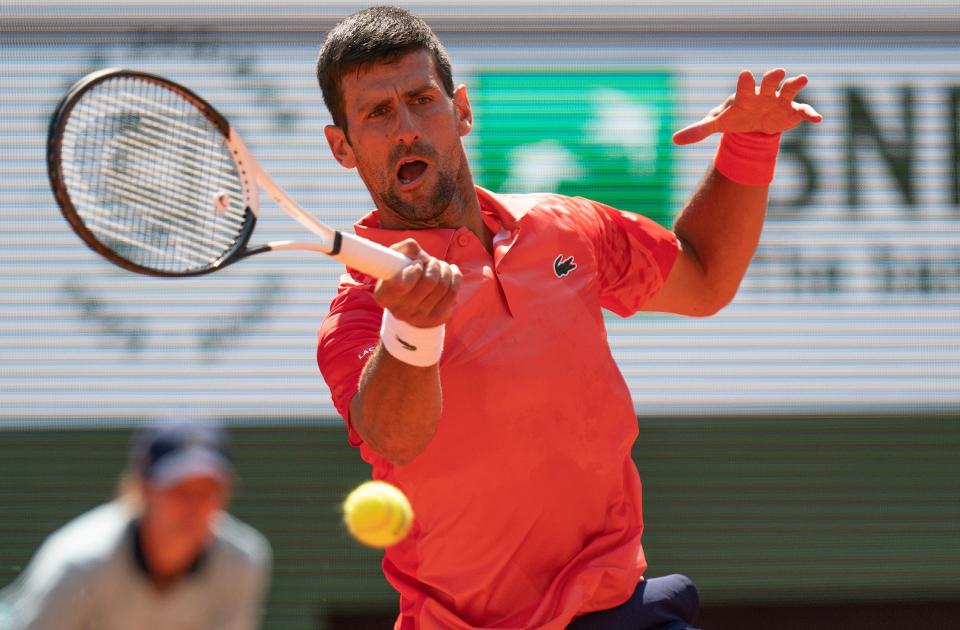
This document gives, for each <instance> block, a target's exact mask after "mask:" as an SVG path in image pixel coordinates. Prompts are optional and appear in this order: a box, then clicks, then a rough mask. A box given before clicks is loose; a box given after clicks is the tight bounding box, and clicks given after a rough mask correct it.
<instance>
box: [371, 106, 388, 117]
mask: <svg viewBox="0 0 960 630" xmlns="http://www.w3.org/2000/svg"><path fill="white" fill-rule="evenodd" d="M386 113H387V108H386V107H377V108H376V109H374V110H372V111H371V112H370V114H369V116H368V118H377V117H379V116H383V115H384V114H386Z"/></svg>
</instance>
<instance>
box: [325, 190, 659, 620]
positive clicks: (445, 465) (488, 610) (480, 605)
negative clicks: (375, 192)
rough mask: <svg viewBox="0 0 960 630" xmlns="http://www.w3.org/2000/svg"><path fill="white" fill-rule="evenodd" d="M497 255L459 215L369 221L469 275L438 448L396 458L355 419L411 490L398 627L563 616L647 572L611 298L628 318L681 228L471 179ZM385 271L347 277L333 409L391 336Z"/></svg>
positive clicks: (449, 349) (452, 339) (603, 600)
mask: <svg viewBox="0 0 960 630" xmlns="http://www.w3.org/2000/svg"><path fill="white" fill-rule="evenodd" d="M477 195H478V197H479V200H480V206H481V210H482V212H483V219H484V222H485V223H486V225H487V227H488V228H490V230H491V231H492V232H493V233H494V234H495V235H497V236H496V237H495V245H494V250H493V253H492V255H491V254H490V253H489V252H487V251H486V250H485V249H484V247H483V245H482V244H481V242H480V240H479V239H478V238H477V237H476V236H475V235H474V234H473V233H471V232H470V231H468V230H467V229H465V228H459V229H456V230H454V229H434V230H418V231H401V230H383V229H380V228H379V227H378V226H379V224H378V221H377V217H376V213H371V214H370V215H368V216H367V217H365V218H364V219H362V220H361V221H360V222H359V223H358V224H357V226H356V229H357V233H358V234H359V235H361V236H363V237H366V238H368V239H370V240H373V241H377V242H379V243H382V244H384V245H390V244H393V243H396V242H398V241H401V240H403V239H405V238H407V237H412V238H414V239H415V240H416V241H417V242H418V243H419V244H420V246H421V247H422V248H423V249H425V250H426V251H427V252H428V253H430V254H431V255H433V256H436V257H437V258H441V259H443V260H446V261H447V262H450V263H456V264H457V265H458V266H459V267H460V269H461V271H462V272H463V284H462V286H461V289H460V293H459V295H458V300H457V306H456V310H455V312H454V314H453V316H452V317H451V319H450V321H449V322H448V323H447V330H446V340H445V343H444V351H443V357H442V358H441V360H440V378H441V383H442V389H443V414H442V416H441V418H440V422H439V426H438V428H437V432H436V434H435V435H434V437H433V440H432V441H431V442H430V444H429V445H428V447H427V449H426V450H425V451H424V452H423V453H421V454H420V455H419V456H418V457H417V458H416V459H415V460H414V461H413V462H411V463H410V464H408V465H406V466H394V465H392V464H390V463H389V462H388V461H387V460H385V459H384V458H382V457H380V456H379V455H378V454H377V453H375V452H374V451H373V450H371V449H370V448H369V447H368V446H367V445H366V444H365V443H364V442H363V440H362V439H361V438H360V436H359V435H357V433H356V432H355V431H354V430H353V428H352V427H349V420H348V422H347V424H348V431H349V440H350V443H351V444H352V445H353V446H357V447H359V448H360V454H361V457H363V459H364V460H365V461H367V462H369V463H370V464H371V465H372V467H373V477H374V478H375V479H382V480H384V481H387V482H390V483H393V484H395V485H397V486H398V487H400V488H401V489H402V490H403V491H404V492H405V493H406V494H407V496H408V497H409V498H410V501H411V503H412V504H413V509H414V511H415V513H416V520H415V523H414V527H413V529H412V531H411V533H410V535H409V536H408V537H407V538H406V539H405V540H404V541H402V542H401V543H399V544H397V545H395V546H393V547H391V548H389V549H388V550H387V551H386V552H385V555H384V560H383V570H384V574H385V575H386V577H387V579H388V580H389V581H390V583H391V584H392V585H393V586H394V587H395V588H396V589H397V590H398V591H399V592H400V617H399V618H398V620H397V628H400V629H403V630H408V629H414V628H416V629H423V630H435V629H437V630H440V629H442V630H451V629H456V630H467V629H474V628H525V629H539V630H561V629H562V628H565V627H566V625H567V624H568V623H569V622H570V620H571V619H572V618H574V617H575V616H577V615H580V614H583V613H586V612H590V611H594V610H602V609H606V608H611V607H613V606H617V605H619V604H621V603H623V602H624V601H626V599H627V598H628V597H629V596H630V595H631V594H632V593H633V590H634V588H635V587H636V584H637V582H638V581H639V580H640V579H641V576H642V575H643V571H644V569H645V568H646V561H645V560H644V556H643V549H642V547H641V545H640V536H641V533H642V532H643V517H642V510H641V490H640V478H639V476H638V474H637V469H636V466H635V465H634V463H633V460H632V459H631V455H630V451H631V446H632V444H633V442H634V440H635V439H636V437H637V417H636V413H635V411H634V409H633V403H632V399H631V395H630V392H629V391H628V389H627V386H626V383H625V382H624V380H623V377H622V376H621V374H620V372H619V370H618V369H617V366H616V364H615V362H614V360H613V358H612V356H611V355H610V349H609V346H608V345H607V339H606V331H605V328H604V323H603V316H602V314H601V308H606V309H609V310H611V311H613V312H615V313H617V314H619V315H621V316H627V315H630V314H631V313H634V312H635V311H637V310H638V309H639V308H640V307H641V306H642V305H643V303H644V302H645V301H646V300H647V299H649V298H650V296H652V295H653V294H654V293H656V292H657V291H658V290H659V289H660V287H661V286H662V285H663V281H664V279H665V278H666V276H667V274H668V273H669V272H670V269H671V267H672V265H673V262H674V260H675V259H676V255H677V240H676V237H675V236H674V235H673V233H671V232H670V231H668V230H666V229H664V228H662V227H660V226H659V225H657V224H656V223H654V222H652V221H650V220H648V219H646V218H644V217H641V216H638V215H635V214H631V213H625V212H620V211H618V210H615V209H613V208H610V207H608V206H604V205H603V204H599V203H596V202H592V201H589V200H586V199H582V198H569V197H562V196H559V195H495V194H493V193H490V192H488V191H486V190H483V189H481V188H478V189H477ZM372 290H373V280H372V279H371V278H368V277H366V276H363V275H361V274H358V273H357V272H353V271H352V270H351V273H350V274H348V275H345V276H343V278H342V282H341V285H340V291H339V294H338V295H337V297H336V298H334V300H333V303H332V304H331V307H330V313H329V315H328V316H327V318H326V320H325V321H324V322H323V325H322V326H321V328H320V335H319V346H318V350H317V362H318V364H319V366H320V370H321V372H322V373H323V376H324V378H325V379H326V382H327V384H328V385H329V387H330V390H331V393H332V397H333V401H334V404H335V405H336V407H337V410H338V411H339V412H340V413H341V414H342V415H343V417H344V418H348V409H349V404H350V400H351V399H352V398H353V396H354V395H355V394H356V392H357V381H358V378H359V375H360V372H361V370H362V368H363V365H364V364H365V362H366V360H367V357H368V356H369V354H370V352H371V351H372V349H373V348H374V347H376V344H377V342H378V339H379V331H380V319H381V317H382V313H383V311H382V309H380V308H379V307H378V306H377V304H376V302H375V301H374V299H373V295H372Z"/></svg>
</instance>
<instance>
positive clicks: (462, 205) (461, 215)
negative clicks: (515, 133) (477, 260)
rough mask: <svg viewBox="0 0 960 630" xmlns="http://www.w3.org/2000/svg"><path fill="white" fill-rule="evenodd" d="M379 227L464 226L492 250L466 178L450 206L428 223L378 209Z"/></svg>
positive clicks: (414, 228) (429, 227) (395, 228)
mask: <svg viewBox="0 0 960 630" xmlns="http://www.w3.org/2000/svg"><path fill="white" fill-rule="evenodd" d="M377 214H378V215H379V222H380V227H381V228H383V229H385V230H424V229H434V228H447V229H453V230H456V229H459V228H461V227H463V228H466V229H468V230H470V231H471V232H473V233H474V234H475V235H476V237H477V238H478V239H480V242H481V243H482V244H483V246H484V248H486V250H487V251H488V252H489V251H493V234H492V233H491V232H490V230H489V229H488V228H487V226H486V224H485V223H484V222H483V215H482V214H481V213H480V200H479V199H478V198H477V191H476V189H475V188H474V186H473V181H472V180H468V181H466V182H465V183H464V184H461V186H460V187H459V189H458V190H457V194H456V195H454V198H453V199H452V200H451V202H450V206H449V207H448V208H447V209H446V210H445V211H444V212H443V214H441V215H440V216H439V217H437V219H436V220H434V221H431V222H430V224H429V225H419V224H415V223H413V222H410V221H407V220H405V219H404V218H403V217H400V216H398V215H397V214H396V213H394V212H391V211H389V210H387V211H384V210H383V209H378V213H377Z"/></svg>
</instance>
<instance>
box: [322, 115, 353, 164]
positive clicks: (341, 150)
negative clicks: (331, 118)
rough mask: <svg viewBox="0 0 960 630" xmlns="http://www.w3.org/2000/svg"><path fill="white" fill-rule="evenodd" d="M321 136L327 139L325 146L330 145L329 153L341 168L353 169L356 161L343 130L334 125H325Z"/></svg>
mask: <svg viewBox="0 0 960 630" xmlns="http://www.w3.org/2000/svg"><path fill="white" fill-rule="evenodd" d="M323 135H325V136H326V137H327V144H329V145H330V152H331V153H333V157H334V158H335V159H336V160H337V162H339V163H340V166H342V167H343V168H354V167H355V166H356V165H357V160H356V158H354V156H353V147H352V146H350V141H349V140H347V134H345V133H344V132H343V129H341V128H340V127H337V126H336V125H327V126H326V127H324V128H323Z"/></svg>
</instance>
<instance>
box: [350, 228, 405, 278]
mask: <svg viewBox="0 0 960 630" xmlns="http://www.w3.org/2000/svg"><path fill="white" fill-rule="evenodd" d="M333 258H334V259H336V260H339V261H340V262H342V263H343V264H345V265H346V266H348V267H352V268H353V269H356V270H357V271H359V272H361V273H365V274H367V275H368V276H373V277H374V278H384V279H386V278H389V277H391V276H393V275H394V274H395V273H397V272H398V271H400V270H401V269H403V268H404V267H406V266H407V265H409V264H410V263H411V260H410V259H409V258H407V257H406V256H404V255H403V254H401V253H400V252H398V251H397V250H395V249H390V248H389V247H384V246H383V245H380V244H379V243H374V242H373V241H368V240H367V239H365V238H360V237H359V236H354V235H353V234H344V233H343V232H340V252H339V253H338V254H337V255H336V256H334V257H333Z"/></svg>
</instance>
